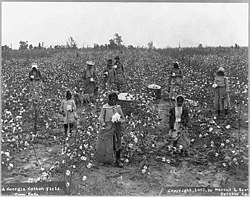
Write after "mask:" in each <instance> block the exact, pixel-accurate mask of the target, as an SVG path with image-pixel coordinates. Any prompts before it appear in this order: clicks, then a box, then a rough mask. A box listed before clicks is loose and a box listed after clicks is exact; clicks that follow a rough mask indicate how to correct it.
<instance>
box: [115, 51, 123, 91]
mask: <svg viewBox="0 0 250 197" xmlns="http://www.w3.org/2000/svg"><path fill="white" fill-rule="evenodd" d="M114 69H115V73H116V76H115V77H116V78H115V84H116V87H117V91H121V89H122V88H123V87H122V86H123V85H124V83H125V75H124V68H123V66H122V64H121V62H120V57H119V56H116V57H115V62H114Z"/></svg>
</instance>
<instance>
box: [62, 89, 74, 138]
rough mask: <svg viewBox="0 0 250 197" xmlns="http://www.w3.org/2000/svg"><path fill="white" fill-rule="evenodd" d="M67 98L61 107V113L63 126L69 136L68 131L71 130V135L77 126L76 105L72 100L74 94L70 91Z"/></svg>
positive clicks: (67, 92)
mask: <svg viewBox="0 0 250 197" xmlns="http://www.w3.org/2000/svg"><path fill="white" fill-rule="evenodd" d="M65 97H66V98H65V99H63V100H62V102H61V106H60V112H61V113H62V114H63V126H64V133H65V136H67V131H68V129H69V133H71V131H72V130H73V127H74V125H75V124H76V119H77V115H76V104H75V101H74V100H73V99H72V94H71V92H70V91H69V90H68V91H66V96H65Z"/></svg>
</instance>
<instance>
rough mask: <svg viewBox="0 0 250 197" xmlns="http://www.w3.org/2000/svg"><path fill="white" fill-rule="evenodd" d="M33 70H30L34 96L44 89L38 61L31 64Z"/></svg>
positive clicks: (31, 91)
mask: <svg viewBox="0 0 250 197" xmlns="http://www.w3.org/2000/svg"><path fill="white" fill-rule="evenodd" d="M31 67H32V69H31V71H30V72H29V80H30V93H31V96H32V98H33V96H34V95H39V94H40V93H41V91H42V74H41V72H40V70H38V65H37V63H32V64H31Z"/></svg>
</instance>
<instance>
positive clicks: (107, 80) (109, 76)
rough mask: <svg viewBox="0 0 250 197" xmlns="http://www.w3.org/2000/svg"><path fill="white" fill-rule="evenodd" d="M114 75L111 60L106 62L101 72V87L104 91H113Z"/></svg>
mask: <svg viewBox="0 0 250 197" xmlns="http://www.w3.org/2000/svg"><path fill="white" fill-rule="evenodd" d="M115 78H116V73H115V69H114V67H113V64H112V59H108V60H107V66H106V68H105V69H104V71H103V83H104V84H103V85H104V90H105V89H106V88H108V89H109V90H112V89H114V86H115Z"/></svg>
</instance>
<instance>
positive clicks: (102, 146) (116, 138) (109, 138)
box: [96, 92, 125, 168]
mask: <svg viewBox="0 0 250 197" xmlns="http://www.w3.org/2000/svg"><path fill="white" fill-rule="evenodd" d="M117 101H118V95H117V93H116V92H111V93H110V94H109V95H108V103H107V104H105V105H104V106H103V107H102V109H101V114H100V117H99V120H100V122H101V124H102V129H101V130H100V132H99V135H98V140H97V144H96V157H97V160H98V161H99V162H102V163H109V164H110V163H113V155H114V153H115V158H116V159H115V166H116V167H119V168H122V167H123V164H122V162H121V151H122V148H121V136H122V125H121V123H122V122H124V121H125V117H124V115H123V112H122V109H121V106H119V105H117V104H116V103H117Z"/></svg>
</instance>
